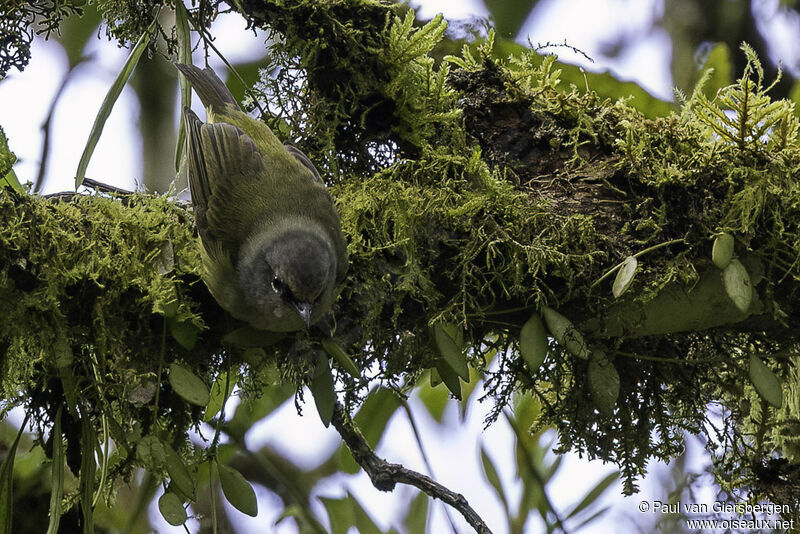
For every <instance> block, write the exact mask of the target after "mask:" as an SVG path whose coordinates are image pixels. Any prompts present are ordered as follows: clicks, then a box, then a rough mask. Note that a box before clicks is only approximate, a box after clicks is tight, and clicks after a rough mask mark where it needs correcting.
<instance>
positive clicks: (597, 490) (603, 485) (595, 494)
mask: <svg viewBox="0 0 800 534" xmlns="http://www.w3.org/2000/svg"><path fill="white" fill-rule="evenodd" d="M618 478H619V471H614V472H613V473H609V474H608V475H606V476H605V477H604V478H603V479H602V480H601V481H600V482H598V483H597V484H596V485H595V486H594V487H593V488H592V489H591V490H589V492H588V493H587V494H586V496H585V497H584V498H583V499H581V502H579V503H578V504H577V505H576V506H575V508H573V509H572V511H570V512H569V513H568V514H567V517H566V519H569V518H571V517H575V516H576V515H578V514H579V513H581V512H582V511H583V510H585V509H586V508H588V507H589V506H591V505H592V504H593V503H594V502H595V501H597V500H598V499H599V498H600V496H601V495H603V493H605V492H606V490H608V488H610V487H611V485H612V484H613V483H614V482H616V481H617V479H618Z"/></svg>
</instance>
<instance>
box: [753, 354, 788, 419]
mask: <svg viewBox="0 0 800 534" xmlns="http://www.w3.org/2000/svg"><path fill="white" fill-rule="evenodd" d="M750 381H751V382H752V383H753V387H755V388H756V391H757V392H758V394H759V395H760V396H761V398H762V399H764V400H765V401H767V402H768V403H770V404H771V405H772V406H774V407H775V408H780V407H781V406H782V405H783V387H782V386H781V381H780V379H779V378H778V377H777V376H775V373H773V372H772V369H770V368H769V367H767V366H766V365H764V362H762V361H761V358H759V357H758V356H756V355H755V354H751V355H750Z"/></svg>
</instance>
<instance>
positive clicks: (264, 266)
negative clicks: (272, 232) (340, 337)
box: [240, 228, 336, 328]
mask: <svg viewBox="0 0 800 534" xmlns="http://www.w3.org/2000/svg"><path fill="white" fill-rule="evenodd" d="M260 249H261V250H260V253H259V254H257V255H256V256H255V257H254V258H253V259H252V262H253V263H254V265H251V266H250V268H247V267H245V269H240V276H242V275H244V276H245V277H247V278H248V279H251V280H252V278H250V277H251V276H255V277H257V278H260V282H261V283H259V284H257V287H259V288H261V291H257V292H256V294H248V292H247V291H245V298H246V299H248V300H251V304H255V306H256V308H260V309H261V310H263V312H264V313H271V314H273V315H276V316H279V317H280V316H282V315H287V314H296V315H298V316H299V317H300V319H302V321H303V324H304V325H305V327H306V328H309V327H310V326H311V325H312V324H313V323H314V322H315V321H316V320H317V319H319V318H320V316H321V315H322V314H324V313H325V312H326V311H327V306H329V305H330V296H331V294H332V291H333V286H334V284H335V279H336V261H335V258H334V254H333V252H332V250H331V247H330V245H329V244H328V242H327V241H326V240H324V239H323V238H322V237H320V236H318V235H317V234H316V233H314V232H313V231H311V230H309V229H305V228H298V229H293V230H287V231H284V232H281V233H280V234H278V235H277V236H274V237H271V238H270V239H268V240H266V241H265V242H264V243H262V245H261V247H260ZM244 271H250V272H249V273H245V272H244ZM253 271H254V272H253ZM242 287H243V288H245V287H250V286H248V285H246V284H245V283H244V280H242ZM258 293H261V294H258ZM253 301H254V302H253ZM286 320H287V321H292V320H291V319H289V318H288V317H287V318H286ZM292 322H293V321H292Z"/></svg>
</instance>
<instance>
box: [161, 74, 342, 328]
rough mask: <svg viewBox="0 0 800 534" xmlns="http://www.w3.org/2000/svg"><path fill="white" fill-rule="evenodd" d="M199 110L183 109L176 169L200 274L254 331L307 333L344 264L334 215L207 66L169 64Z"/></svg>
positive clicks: (297, 159)
mask: <svg viewBox="0 0 800 534" xmlns="http://www.w3.org/2000/svg"><path fill="white" fill-rule="evenodd" d="M175 66H176V67H177V69H178V70H179V71H180V72H181V73H182V74H183V75H184V76H185V77H186V78H187V80H188V81H189V82H190V83H191V85H192V87H193V89H194V91H195V92H196V93H197V95H198V96H199V97H200V100H201V102H202V103H203V106H204V107H205V109H206V115H207V122H205V123H203V122H202V121H201V120H200V119H199V118H198V117H197V115H196V114H195V113H194V112H193V111H192V110H191V109H189V108H188V107H187V108H185V109H184V111H183V116H184V119H185V125H186V151H185V157H186V158H187V161H186V166H187V173H188V181H189V192H190V194H191V199H192V205H193V209H194V214H195V220H196V225H197V230H198V234H199V237H200V242H201V247H200V253H201V258H202V264H203V272H202V278H203V281H204V282H205V284H206V286H207V287H208V289H209V291H210V292H211V295H212V296H213V297H214V299H215V300H216V301H217V302H218V303H219V305H220V306H221V307H222V308H224V309H225V310H226V311H227V312H228V313H230V314H231V315H232V316H233V317H234V318H236V319H239V320H241V321H245V322H247V323H249V325H250V326H252V327H253V328H256V329H259V330H269V331H274V332H293V331H298V330H303V329H304V328H305V329H306V330H308V329H310V328H311V326H312V325H314V324H315V323H317V322H318V321H319V320H320V319H321V318H323V317H324V316H325V315H326V314H327V313H328V312H329V311H330V308H331V306H332V304H333V302H334V300H335V296H336V288H337V287H338V286H339V285H340V284H342V283H343V281H344V279H345V275H346V273H347V268H348V259H347V246H346V240H345V237H344V234H343V233H342V228H341V222H340V219H339V214H338V211H337V209H336V206H335V205H334V203H333V200H332V198H331V196H330V194H329V193H328V190H327V188H326V187H325V183H324V181H323V180H322V178H321V177H320V174H319V172H318V171H317V169H316V168H315V167H314V165H313V164H312V163H311V160H310V159H309V158H308V157H307V156H306V155H305V154H304V153H303V152H301V151H300V150H299V149H298V148H296V147H294V146H292V145H290V144H286V145H284V144H283V143H281V142H280V141H279V140H278V138H277V137H276V136H275V134H274V133H273V132H272V131H271V130H270V128H269V127H268V126H267V125H266V124H264V123H263V122H261V121H258V120H256V119H254V118H252V117H250V116H249V115H247V114H246V113H245V112H244V111H242V109H241V108H240V107H239V105H238V103H237V102H236V99H235V98H234V97H233V95H232V94H231V92H230V91H229V90H228V88H227V87H226V86H225V84H224V83H223V82H222V80H220V78H219V77H218V76H217V75H216V73H215V72H214V71H213V70H212V69H211V68H208V67H206V68H203V69H201V68H199V67H197V66H194V65H188V64H181V63H176V64H175Z"/></svg>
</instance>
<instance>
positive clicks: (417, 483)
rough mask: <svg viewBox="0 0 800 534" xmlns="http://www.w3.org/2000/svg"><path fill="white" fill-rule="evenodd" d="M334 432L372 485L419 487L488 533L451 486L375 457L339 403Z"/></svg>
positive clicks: (481, 532) (483, 533) (480, 531)
mask: <svg viewBox="0 0 800 534" xmlns="http://www.w3.org/2000/svg"><path fill="white" fill-rule="evenodd" d="M331 422H332V423H333V426H334V428H336V431H337V432H339V435H340V436H341V437H342V439H343V440H344V442H345V444H346V445H347V448H348V449H350V453H351V454H352V455H353V458H354V459H355V461H356V463H358V465H360V466H361V468H362V469H364V471H365V472H366V473H367V475H369V478H370V480H372V485H373V486H375V487H376V488H377V489H379V490H381V491H392V490H393V489H394V488H395V486H396V485H397V484H398V483H400V484H408V485H410V486H414V487H415V488H418V489H419V490H421V491H422V492H424V493H426V494H427V495H428V496H429V497H433V498H434V499H439V500H440V501H442V502H443V503H445V504H448V505H450V506H452V507H453V508H455V509H456V510H458V512H459V513H460V514H461V515H462V516H464V519H466V520H467V523H469V524H470V525H471V526H472V528H474V529H475V532H477V533H478V534H491V533H492V531H491V530H489V527H488V526H486V523H484V522H483V519H481V518H480V516H479V515H478V514H477V513H476V512H475V510H473V509H472V507H471V506H470V505H469V503H468V502H467V499H465V498H464V496H463V495H461V494H460V493H456V492H454V491H451V490H450V489H448V488H446V487H444V486H442V485H441V484H439V483H438V482H436V481H435V480H433V479H431V478H430V477H427V476H425V475H423V474H422V473H417V472H416V471H412V470H411V469H406V468H405V467H403V466H402V465H400V464H391V463H389V462H387V461H386V460H383V459H381V458H378V456H377V455H376V454H375V452H374V451H373V450H372V449H371V448H370V446H369V445H368V444H367V441H366V440H365V439H364V436H363V435H362V434H361V432H360V431H359V430H358V428H357V427H356V426H355V425H354V424H353V421H352V419H351V418H350V415H349V414H347V413H346V412H345V410H344V408H343V407H342V405H341V404H339V403H338V402H337V403H336V406H335V407H334V410H333V419H332V420H331Z"/></svg>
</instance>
